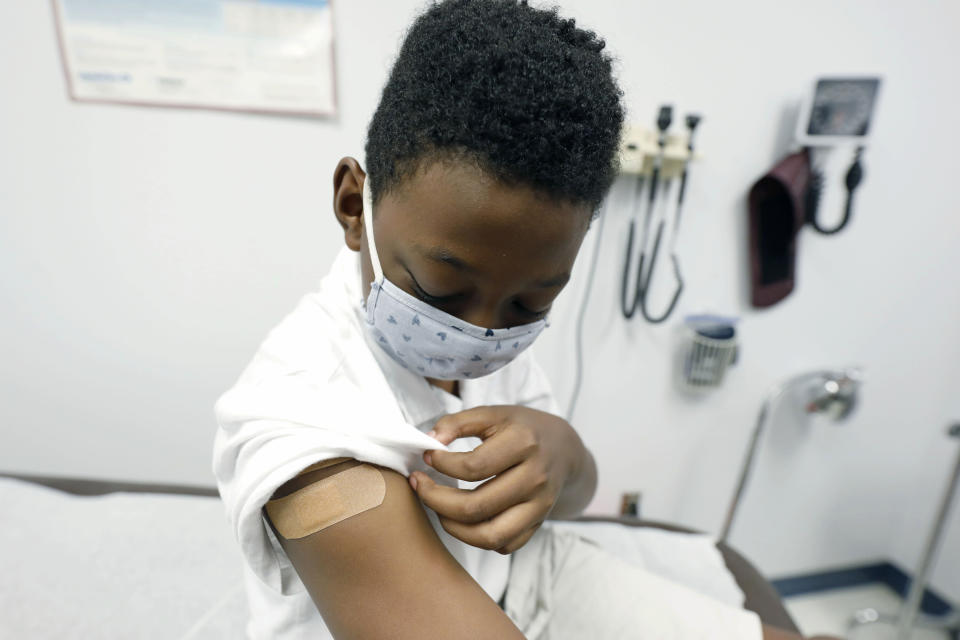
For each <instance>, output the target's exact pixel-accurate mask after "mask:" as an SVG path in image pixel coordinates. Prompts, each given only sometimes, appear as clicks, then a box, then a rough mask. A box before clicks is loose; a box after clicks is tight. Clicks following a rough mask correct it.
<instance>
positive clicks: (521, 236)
mask: <svg viewBox="0 0 960 640" xmlns="http://www.w3.org/2000/svg"><path fill="white" fill-rule="evenodd" d="M364 178H365V174H363V172H362V170H360V169H359V166H358V165H357V164H356V161H355V160H353V159H352V158H344V160H342V161H341V162H340V164H339V165H338V167H337V171H336V172H335V174H334V190H335V193H334V209H335V213H336V215H337V219H338V221H339V222H340V224H341V225H342V226H343V227H344V230H345V232H346V243H347V246H348V247H350V248H351V249H353V250H354V251H360V254H361V265H362V266H361V271H362V277H363V295H364V296H365V297H366V296H367V294H368V293H369V287H370V283H371V281H372V280H373V267H372V264H371V262H370V252H369V250H368V246H369V245H368V244H367V243H368V241H369V239H368V238H367V237H366V236H367V234H366V232H365V231H364V228H363V223H362V219H361V217H360V215H359V213H360V211H361V210H362V187H363V179H364ZM376 210H377V215H376V217H375V218H374V236H375V238H376V242H377V251H378V254H379V257H380V264H381V267H382V268H383V273H384V275H385V276H386V278H387V279H388V280H390V281H391V282H393V283H394V284H395V285H397V286H398V287H400V288H401V289H403V290H404V291H406V292H407V293H410V294H411V295H413V296H415V297H417V298H420V299H421V300H424V301H425V302H427V303H428V304H430V305H432V306H434V307H437V308H438V309H441V310H443V311H445V312H447V313H449V314H451V315H454V316H457V317H458V318H460V319H461V320H464V321H465V322H469V323H471V324H475V325H478V326H481V327H487V328H491V329H501V328H505V327H513V326H517V325H521V324H527V323H529V322H533V321H535V320H539V319H540V318H542V317H543V316H544V315H546V312H547V311H548V310H549V308H550V305H551V304H552V303H553V300H554V299H555V298H556V297H557V295H558V294H559V293H560V291H561V290H562V289H563V287H564V285H565V284H566V282H567V281H568V280H569V278H570V272H571V270H572V268H573V263H574V260H575V259H576V256H577V252H578V251H579V249H580V245H581V243H582V241H583V237H584V235H585V234H586V231H587V227H588V225H589V221H590V210H589V208H587V207H585V206H581V207H576V206H574V205H571V204H565V203H557V202H553V201H551V200H549V199H546V198H545V197H543V196H541V195H539V194H537V193H536V192H535V191H533V190H532V189H530V188H529V187H523V186H517V187H510V186H504V185H502V184H500V183H499V182H497V181H495V180H494V179H492V178H490V177H489V176H487V175H486V174H484V173H483V172H482V171H481V170H480V169H478V168H476V167H473V166H471V165H469V164H466V163H456V164H452V163H443V164H441V163H435V164H433V165H431V166H430V167H428V168H426V169H424V170H422V171H420V172H419V173H418V174H416V175H415V176H414V177H411V178H408V179H406V180H405V181H404V183H403V184H402V185H401V187H400V188H399V189H397V190H395V191H394V192H391V193H389V194H385V195H384V196H383V197H382V198H381V200H380V202H379V203H378V204H377V206H376Z"/></svg>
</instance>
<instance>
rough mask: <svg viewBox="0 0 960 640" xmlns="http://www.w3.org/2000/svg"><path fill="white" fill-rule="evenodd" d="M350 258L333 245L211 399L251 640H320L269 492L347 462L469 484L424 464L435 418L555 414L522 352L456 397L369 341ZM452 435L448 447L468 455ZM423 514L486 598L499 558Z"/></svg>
mask: <svg viewBox="0 0 960 640" xmlns="http://www.w3.org/2000/svg"><path fill="white" fill-rule="evenodd" d="M361 305H362V294H361V281H360V261H359V254H358V253H355V252H353V251H350V250H349V249H347V248H343V249H341V250H340V253H339V254H338V255H337V257H336V259H335V260H334V263H333V265H332V267H331V269H330V272H329V273H328V274H327V276H326V277H324V278H323V280H322V282H321V283H320V288H319V290H318V291H316V292H314V293H310V294H308V295H306V296H304V297H303V298H302V299H301V300H300V303H299V304H298V305H297V307H296V308H295V309H294V310H293V312H291V313H290V314H289V315H288V316H287V317H286V318H284V319H283V320H282V321H281V322H280V324H279V325H277V326H276V327H275V328H274V329H273V330H272V331H270V333H269V334H268V335H267V337H266V339H265V340H264V342H263V344H261V346H260V348H259V350H258V351H257V353H256V355H255V356H254V358H253V360H252V361H251V362H250V364H249V365H247V367H246V369H245V370H244V371H243V373H242V374H241V376H240V378H239V380H238V381H237V382H236V384H235V385H234V386H233V387H232V388H231V389H230V390H229V391H227V392H226V393H224V394H223V396H221V397H220V399H219V400H218V401H217V404H216V409H215V412H216V417H217V423H218V428H217V433H216V438H215V441H214V448H213V473H214V475H215V476H216V479H217V486H218V488H219V490H220V496H221V498H222V500H223V502H224V505H225V508H226V512H227V518H228V520H229V522H230V525H231V526H232V527H233V531H234V534H235V535H236V538H237V541H238V543H239V545H240V549H241V551H242V553H243V557H244V561H245V566H244V575H245V580H246V590H247V597H248V601H249V605H250V620H249V621H248V623H247V636H248V637H249V638H251V639H254V640H259V639H260V638H263V639H267V638H269V639H270V640H294V639H296V640H301V639H302V640H306V639H309V640H321V639H322V638H331V637H332V636H331V635H330V632H329V631H328V630H327V628H326V625H325V624H324V623H323V619H322V618H321V617H320V614H319V612H318V611H317V609H316V606H315V605H314V604H313V601H312V600H311V599H310V595H309V594H308V593H307V591H306V588H305V587H304V585H303V583H302V582H301V581H300V578H299V577H298V576H297V574H296V571H295V570H294V569H293V566H292V565H291V563H290V561H289V559H288V558H287V557H286V554H285V553H284V551H283V549H282V548H281V547H280V545H279V543H278V542H277V540H276V539H275V538H274V536H273V532H272V531H271V530H270V528H269V526H268V525H267V523H266V521H265V520H264V515H263V512H262V508H263V505H264V504H265V503H266V502H267V500H269V499H270V496H271V495H272V494H273V492H274V491H275V490H276V489H277V488H279V487H280V486H281V485H282V484H284V483H285V482H286V481H287V480H289V479H291V478H292V477H294V476H296V475H297V474H298V473H299V472H300V471H301V470H302V469H304V468H305V467H308V466H310V465H311V464H313V463H315V462H319V461H320V460H324V459H328V458H337V457H351V458H356V459H357V460H362V461H365V462H371V463H375V464H379V465H382V466H385V467H388V468H391V469H394V470H395V471H397V472H399V473H402V474H404V475H409V474H410V472H411V471H413V470H415V469H419V470H420V471H423V472H425V473H427V474H429V475H430V476H431V477H432V478H433V479H434V480H435V481H437V482H439V483H442V484H447V485H449V486H459V487H460V488H472V487H474V486H476V485H477V484H478V483H475V482H466V481H460V480H456V479H453V478H449V477H447V476H444V475H442V474H439V473H438V472H436V471H435V470H433V469H432V468H430V467H427V466H426V464H425V463H424V462H423V460H422V457H421V454H422V453H423V452H424V451H426V450H428V449H438V448H444V446H443V445H442V444H440V443H439V442H437V441H436V440H434V439H433V438H431V437H429V436H427V435H426V433H427V432H428V431H430V430H431V429H432V428H433V425H434V423H435V422H436V421H437V419H439V418H440V417H441V416H443V415H446V414H448V413H454V412H457V411H460V410H463V409H469V408H471V407H476V406H482V405H495V404H511V405H525V406H529V407H533V408H536V409H540V410H543V411H549V412H551V413H555V414H559V409H558V407H557V404H556V401H555V399H554V397H553V395H552V393H551V390H550V384H549V382H548V380H547V378H546V376H545V374H544V373H543V370H542V369H541V368H540V367H539V365H538V364H537V363H536V361H535V359H534V357H533V354H532V352H531V350H529V349H528V350H527V351H524V352H523V353H521V354H520V355H519V356H518V357H517V358H516V360H514V361H513V362H511V363H510V364H508V365H507V366H505V367H503V368H502V369H500V370H498V371H496V372H495V373H492V374H490V375H488V376H484V377H482V378H477V379H473V380H461V381H460V397H459V398H458V397H456V396H454V395H452V394H449V393H447V392H446V391H443V390H442V389H439V388H437V387H435V386H433V385H431V384H429V383H428V382H427V381H426V380H425V379H424V378H422V377H421V376H418V375H415V374H414V373H412V372H410V371H409V370H407V369H404V368H403V367H401V366H400V365H399V364H397V363H396V362H394V361H393V360H392V359H391V358H390V357H389V356H388V355H387V354H386V353H385V352H383V350H382V349H380V348H379V347H377V346H376V345H375V344H372V343H371V342H370V341H369V339H368V337H367V334H366V332H365V331H364V328H363V322H365V320H364V314H363V310H362V306H361ZM479 444H480V440H479V439H478V438H472V437H471V438H461V439H459V440H456V441H454V442H453V443H451V444H450V445H449V446H448V447H446V448H447V449H448V450H450V451H470V450H472V449H474V448H475V447H476V446H477V445H479ZM426 512H427V516H428V518H429V520H430V522H431V524H432V525H433V527H434V529H435V530H436V531H437V534H438V535H439V537H440V539H441V541H442V542H443V544H444V545H445V546H446V548H447V549H448V550H449V551H450V553H451V554H452V555H453V557H454V558H456V559H457V560H458V561H459V562H460V564H461V565H462V566H463V567H464V569H466V570H467V572H468V573H470V575H471V576H473V578H474V579H475V580H476V581H477V583H478V584H480V586H482V587H483V589H484V590H486V592H487V593H488V594H489V595H490V597H492V598H493V599H494V600H499V599H500V597H501V596H502V595H503V593H504V589H505V588H506V584H507V577H508V573H509V567H510V557H509V556H505V555H501V554H499V553H497V552H495V551H487V550H483V549H478V548H476V547H472V546H470V545H467V544H466V543H464V542H461V541H460V540H458V539H456V538H454V537H452V536H451V535H450V534H448V533H447V532H446V531H445V530H444V529H443V528H442V527H441V526H440V524H439V521H438V520H437V516H436V514H435V513H434V512H433V511H432V510H430V509H427V510H426Z"/></svg>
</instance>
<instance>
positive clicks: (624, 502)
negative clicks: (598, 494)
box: [620, 491, 643, 518]
mask: <svg viewBox="0 0 960 640" xmlns="http://www.w3.org/2000/svg"><path fill="white" fill-rule="evenodd" d="M642 495H643V494H642V493H641V492H639V491H628V492H625V493H624V494H623V496H622V497H621V499H620V515H621V516H625V517H628V518H639V517H640V498H641V497H642Z"/></svg>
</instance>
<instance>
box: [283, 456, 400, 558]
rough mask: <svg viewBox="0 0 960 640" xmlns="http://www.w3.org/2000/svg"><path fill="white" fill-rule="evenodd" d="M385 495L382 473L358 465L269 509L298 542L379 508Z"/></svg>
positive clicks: (292, 538) (301, 490) (315, 483)
mask: <svg viewBox="0 0 960 640" xmlns="http://www.w3.org/2000/svg"><path fill="white" fill-rule="evenodd" d="M325 466H326V465H325ZM308 469H311V468H310V467H308ZM385 494H386V484H385V483H384V480H383V474H382V473H381V472H380V470H379V469H378V468H376V467H374V466H373V465H369V464H358V465H356V466H352V467H349V468H347V469H344V470H343V471H338V472H337V473H334V474H333V475H330V476H327V477H326V478H322V479H320V480H318V481H316V482H314V483H312V484H309V485H307V486H305V487H303V488H301V489H298V490H297V491H294V492H293V493H291V494H290V495H287V496H284V497H282V498H277V499H274V500H271V501H269V502H267V504H266V510H267V514H268V515H269V516H270V521H271V522H272V523H273V526H274V527H276V529H277V531H278V532H279V533H280V535H282V536H283V537H284V538H286V539H288V540H296V539H297V538H303V537H306V536H308V535H310V534H312V533H316V532H317V531H322V530H323V529H326V528H327V527H329V526H332V525H335V524H336V523H338V522H341V521H343V520H346V519H347V518H349V517H351V516H355V515H357V514H360V513H363V512H364V511H369V510H370V509H373V508H375V507H377V506H379V505H380V504H381V503H382V502H383V498H384V495H385Z"/></svg>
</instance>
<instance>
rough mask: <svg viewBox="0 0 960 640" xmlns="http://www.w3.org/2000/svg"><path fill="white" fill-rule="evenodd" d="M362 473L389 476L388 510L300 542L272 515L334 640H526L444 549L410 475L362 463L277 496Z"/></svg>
mask: <svg viewBox="0 0 960 640" xmlns="http://www.w3.org/2000/svg"><path fill="white" fill-rule="evenodd" d="M361 464H364V465H366V466H368V467H370V468H372V469H375V470H376V471H377V472H378V473H380V474H381V475H382V477H383V487H384V492H383V500H382V502H381V503H380V504H379V505H378V506H375V507H373V508H368V509H367V510H365V511H362V512H360V513H357V514H356V515H353V516H350V517H347V518H346V519H341V520H339V521H336V522H334V524H331V525H329V526H326V527H325V528H322V529H320V530H318V531H316V532H314V533H310V534H309V535H305V536H303V537H298V538H291V539H287V538H284V536H283V535H281V534H280V533H279V531H278V530H277V529H278V528H277V526H276V524H275V523H274V522H273V520H272V519H271V518H270V514H269V507H267V508H265V509H264V513H265V515H266V516H267V522H269V523H270V526H271V528H272V529H273V532H274V534H275V535H276V537H277V540H279V541H280V545H281V547H283V549H284V551H285V552H286V554H287V556H288V557H289V558H290V562H291V563H292V564H293V566H294V568H295V569H296V571H297V574H298V575H299V576H300V579H301V581H302V582H303V583H304V585H305V586H306V588H307V591H308V592H309V593H310V596H311V598H312V599H313V602H314V603H315V604H316V606H317V609H318V610H319V612H320V614H321V615H322V616H323V619H324V622H325V623H326V624H327V627H328V628H329V629H330V631H331V633H333V635H334V637H336V638H338V639H341V638H364V639H371V640H376V639H379V638H391V639H392V638H396V639H401V640H402V639H405V638H434V637H443V638H451V639H457V638H497V639H500V638H523V635H522V634H521V633H520V631H519V630H518V629H517V628H516V627H515V626H514V624H513V623H512V622H511V621H510V619H509V618H508V617H507V615H506V614H505V613H504V612H503V611H502V610H501V609H500V607H498V606H497V604H496V603H495V602H494V601H493V600H492V599H491V598H490V596H488V595H487V593H486V592H485V591H484V590H483V589H482V588H481V587H480V585H479V584H477V583H476V582H475V581H474V580H473V578H472V577H471V576H470V574H468V573H467V572H466V571H465V570H464V569H463V567H462V566H460V564H459V563H458V562H457V561H456V559H454V558H453V556H451V555H450V553H449V552H448V551H447V549H446V547H444V546H443V543H442V542H441V541H440V539H439V537H437V534H436V532H435V531H434V529H433V527H432V526H431V525H430V521H429V520H428V519H427V515H426V513H425V512H424V510H423V506H422V505H421V504H420V501H419V500H418V499H417V497H416V495H415V494H414V492H413V490H412V489H411V488H410V485H409V484H408V483H407V479H406V478H405V477H404V476H402V475H401V474H399V473H397V472H395V471H392V470H390V469H386V468H383V467H378V466H375V465H369V464H367V463H361V462H358V461H356V460H346V461H341V462H339V463H337V464H333V465H332V466H324V465H322V464H318V465H313V466H311V467H308V468H307V469H306V470H304V472H303V473H301V475H298V476H297V477H295V478H293V479H292V480H290V481H289V482H288V483H287V484H285V485H284V486H282V487H281V488H280V489H278V490H277V492H276V493H275V494H274V495H273V496H272V497H273V498H274V499H279V498H282V497H284V496H286V495H289V494H291V493H293V492H295V491H297V490H299V489H306V488H307V487H309V486H310V485H312V484H313V483H315V482H317V481H319V480H321V479H323V478H326V477H332V476H334V475H337V474H339V473H341V472H342V471H344V470H346V469H349V468H352V467H355V466H358V465H361ZM306 490H308V489H306ZM269 504H270V503H268V505H269ZM320 508H322V506H321V507H320ZM280 528H281V529H283V528H284V527H280Z"/></svg>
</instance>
